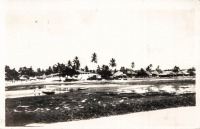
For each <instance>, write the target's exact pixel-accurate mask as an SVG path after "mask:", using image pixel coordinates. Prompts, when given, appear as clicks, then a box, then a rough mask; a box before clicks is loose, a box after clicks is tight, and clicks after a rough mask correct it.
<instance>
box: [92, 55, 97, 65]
mask: <svg viewBox="0 0 200 129" xmlns="http://www.w3.org/2000/svg"><path fill="white" fill-rule="evenodd" d="M91 58H92V59H91V62H93V63H94V67H95V64H97V54H96V53H95V52H94V53H93V54H92V57H91Z"/></svg>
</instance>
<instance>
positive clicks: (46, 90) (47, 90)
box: [42, 89, 55, 95]
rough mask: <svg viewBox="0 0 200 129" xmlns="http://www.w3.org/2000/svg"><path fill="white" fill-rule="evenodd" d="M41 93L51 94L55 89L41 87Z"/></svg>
mask: <svg viewBox="0 0 200 129" xmlns="http://www.w3.org/2000/svg"><path fill="white" fill-rule="evenodd" d="M42 93H44V94H47V95H51V94H55V90H53V89H43V90H42Z"/></svg>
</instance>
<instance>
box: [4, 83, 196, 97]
mask: <svg viewBox="0 0 200 129" xmlns="http://www.w3.org/2000/svg"><path fill="white" fill-rule="evenodd" d="M83 87H84V88H89V89H90V88H94V87H96V88H97V91H98V88H99V87H111V88H112V89H113V90H112V91H113V92H118V93H138V94H144V93H148V92H157V93H159V92H164V93H175V94H185V93H195V85H194V84H190V85H183V86H178V87H177V86H173V85H160V86H154V85H118V84H106V85H103V86H102V85H80V84H79V85H65V84H62V85H46V86H42V87H41V86H37V87H36V88H34V89H33V88H30V89H28V90H15V91H6V92H5V94H6V98H19V97H28V96H43V95H46V94H44V93H43V92H42V90H44V89H52V90H54V91H55V94H61V93H66V92H70V91H71V90H73V91H74V90H78V88H83ZM86 90H87V89H86ZM110 91H111V90H110Z"/></svg>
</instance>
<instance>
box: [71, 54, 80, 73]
mask: <svg viewBox="0 0 200 129" xmlns="http://www.w3.org/2000/svg"><path fill="white" fill-rule="evenodd" d="M73 63H74V68H75V69H76V70H78V69H79V68H80V65H81V64H80V61H79V59H78V57H77V56H76V57H75V58H74V60H73Z"/></svg>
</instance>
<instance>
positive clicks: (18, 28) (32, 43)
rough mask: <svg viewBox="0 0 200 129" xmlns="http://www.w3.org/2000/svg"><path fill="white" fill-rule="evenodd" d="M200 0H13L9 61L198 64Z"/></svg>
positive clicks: (16, 65) (9, 14) (8, 25)
mask: <svg viewBox="0 0 200 129" xmlns="http://www.w3.org/2000/svg"><path fill="white" fill-rule="evenodd" d="M198 5H199V2H198V1H197V0H168V1H162V0H160V1H158V0H152V1H145V0H142V1H131V0H124V1H122V0H57V1H55V0H8V1H7V2H6V15H5V17H6V36H5V37H6V38H5V40H6V44H5V48H6V49H5V64H6V65H9V66H10V67H11V68H16V69H18V68H19V67H23V66H26V67H30V66H32V67H33V68H34V69H36V68H38V67H40V68H48V67H49V66H52V65H54V64H56V63H57V62H59V63H64V64H66V63H67V62H68V60H71V61H72V60H73V59H74V57H75V56H78V57H79V59H80V62H81V67H82V68H83V67H85V65H88V66H89V68H91V69H92V68H94V67H96V65H94V64H93V63H91V55H92V53H94V52H95V53H97V57H98V64H99V65H100V66H102V64H106V65H108V64H109V61H110V59H111V58H115V59H116V63H117V69H119V68H120V67H121V66H125V67H128V68H130V67H131V62H135V69H140V68H146V67H147V66H148V65H149V64H153V68H156V67H157V66H158V65H159V66H160V68H161V69H170V68H173V67H174V66H175V65H177V66H179V67H180V68H190V67H193V66H195V64H196V61H197V60H196V58H197V47H198V44H197V40H196V37H197V28H196V26H197V6H198Z"/></svg>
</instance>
